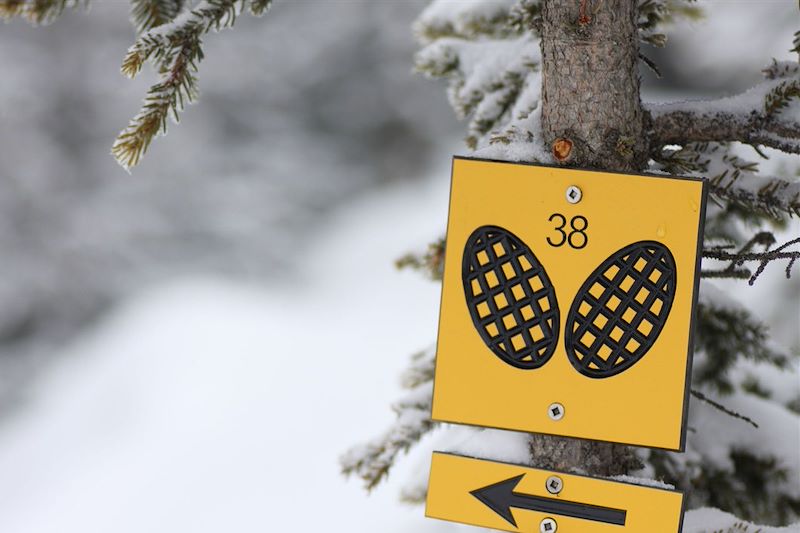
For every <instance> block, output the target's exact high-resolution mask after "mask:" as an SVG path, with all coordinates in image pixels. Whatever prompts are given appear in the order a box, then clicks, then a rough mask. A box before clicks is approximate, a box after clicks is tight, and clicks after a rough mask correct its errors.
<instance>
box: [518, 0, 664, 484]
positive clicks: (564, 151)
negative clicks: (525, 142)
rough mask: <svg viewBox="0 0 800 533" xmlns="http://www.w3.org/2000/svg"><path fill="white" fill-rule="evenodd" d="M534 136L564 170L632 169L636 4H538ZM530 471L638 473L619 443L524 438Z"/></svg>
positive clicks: (577, 0) (637, 120) (636, 156)
mask: <svg viewBox="0 0 800 533" xmlns="http://www.w3.org/2000/svg"><path fill="white" fill-rule="evenodd" d="M541 35H542V40H541V46H542V68H543V81H542V130H543V134H544V142H545V143H546V145H547V146H550V147H552V148H553V154H554V156H555V157H556V159H557V160H559V161H561V162H562V163H563V164H565V165H568V166H575V167H583V168H598V169H607V170H622V171H637V170H641V169H643V168H644V167H645V165H646V163H647V160H648V155H647V148H648V142H647V139H646V137H645V132H646V129H647V128H646V124H645V116H646V114H645V113H644V111H643V109H642V105H641V101H640V99H639V72H638V56H639V45H638V35H637V30H636V0H544V1H543V4H542V27H541ZM530 448H531V458H532V461H533V464H534V466H538V467H541V468H547V469H553V470H567V471H570V470H581V471H583V472H586V473H587V474H591V475H597V476H612V475H619V474H626V473H628V472H629V471H630V470H632V469H635V468H637V467H639V461H638V459H637V458H636V457H635V455H634V454H633V451H632V450H631V449H630V448H628V447H626V446H621V445H615V444H608V443H600V442H591V441H583V440H577V439H567V438H560V437H551V436H547V435H532V436H531V441H530Z"/></svg>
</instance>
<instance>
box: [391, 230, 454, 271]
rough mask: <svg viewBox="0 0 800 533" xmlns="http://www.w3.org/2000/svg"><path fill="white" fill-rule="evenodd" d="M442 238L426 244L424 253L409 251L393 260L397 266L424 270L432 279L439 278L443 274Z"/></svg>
mask: <svg viewBox="0 0 800 533" xmlns="http://www.w3.org/2000/svg"><path fill="white" fill-rule="evenodd" d="M444 246H445V241H444V238H440V239H437V240H435V241H434V242H432V243H430V244H429V245H428V250H427V251H426V252H425V253H424V254H414V253H409V254H406V255H404V256H403V257H401V258H399V259H398V260H397V261H395V266H396V267H397V268H400V269H403V268H411V269H414V270H419V271H424V272H425V273H426V274H427V275H428V277H429V278H430V279H432V280H441V279H442V276H443V274H444Z"/></svg>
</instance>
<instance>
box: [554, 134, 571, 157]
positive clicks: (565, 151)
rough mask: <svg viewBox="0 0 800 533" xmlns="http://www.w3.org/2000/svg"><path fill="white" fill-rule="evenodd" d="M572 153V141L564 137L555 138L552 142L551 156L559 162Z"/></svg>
mask: <svg viewBox="0 0 800 533" xmlns="http://www.w3.org/2000/svg"><path fill="white" fill-rule="evenodd" d="M571 154H572V141H570V140H569V139H565V138H563V137H562V138H560V139H556V140H555V142H554V143H553V157H555V158H556V160H557V161H558V162H559V163H563V162H565V161H566V160H567V159H569V156H570V155H571Z"/></svg>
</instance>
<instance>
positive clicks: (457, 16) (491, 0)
mask: <svg viewBox="0 0 800 533" xmlns="http://www.w3.org/2000/svg"><path fill="white" fill-rule="evenodd" d="M517 2H518V0H434V1H433V2H431V3H430V4H429V5H428V7H426V8H425V10H424V11H423V12H422V13H421V14H420V16H419V18H418V19H417V22H416V23H415V29H416V31H417V33H418V34H422V33H423V32H424V30H425V29H430V30H433V31H442V30H443V29H445V28H452V29H453V30H455V32H456V33H458V34H461V35H469V34H471V33H472V29H471V28H472V27H473V26H475V25H476V24H479V23H481V22H487V21H490V20H493V19H496V18H499V17H501V16H503V15H504V14H506V13H508V11H509V10H510V9H511V8H512V7H513V6H514V5H515V4H516V3H517Z"/></svg>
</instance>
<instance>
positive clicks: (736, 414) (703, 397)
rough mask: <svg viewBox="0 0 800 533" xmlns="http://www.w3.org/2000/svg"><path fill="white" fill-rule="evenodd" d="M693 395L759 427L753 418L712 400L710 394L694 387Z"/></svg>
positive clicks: (727, 413)
mask: <svg viewBox="0 0 800 533" xmlns="http://www.w3.org/2000/svg"><path fill="white" fill-rule="evenodd" d="M692 396H694V397H695V398H697V399H698V400H700V401H703V402H706V403H707V404H708V405H710V406H711V407H714V408H715V409H718V410H720V411H722V412H723V413H725V414H726V415H729V416H732V417H733V418H738V419H739V420H743V421H745V422H747V423H748V424H750V425H751V426H753V427H754V428H756V429H758V424H756V423H755V422H754V421H753V420H752V419H751V418H749V417H746V416H744V415H742V414H739V413H737V412H736V411H732V410H730V409H728V408H727V407H725V406H724V405H722V404H720V403H717V402H715V401H714V400H712V399H711V398H709V397H708V396H706V395H705V394H703V393H702V392H700V391H697V390H694V389H692Z"/></svg>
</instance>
